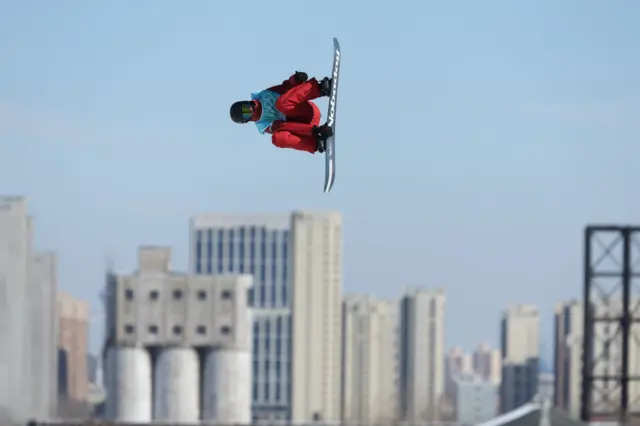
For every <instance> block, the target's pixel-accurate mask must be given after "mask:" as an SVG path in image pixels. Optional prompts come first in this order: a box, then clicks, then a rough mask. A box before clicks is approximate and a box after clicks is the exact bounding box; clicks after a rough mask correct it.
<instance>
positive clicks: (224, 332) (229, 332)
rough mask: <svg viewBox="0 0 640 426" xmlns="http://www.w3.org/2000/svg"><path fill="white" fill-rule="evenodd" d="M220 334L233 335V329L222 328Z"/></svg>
mask: <svg viewBox="0 0 640 426" xmlns="http://www.w3.org/2000/svg"><path fill="white" fill-rule="evenodd" d="M220 332H221V333H222V334H231V327H229V326H226V325H225V326H223V327H222V328H220Z"/></svg>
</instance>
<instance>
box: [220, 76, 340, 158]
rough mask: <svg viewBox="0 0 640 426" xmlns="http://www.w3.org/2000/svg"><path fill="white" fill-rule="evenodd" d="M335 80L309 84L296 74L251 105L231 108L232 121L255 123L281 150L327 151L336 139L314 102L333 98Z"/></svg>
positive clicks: (256, 95) (254, 98)
mask: <svg viewBox="0 0 640 426" xmlns="http://www.w3.org/2000/svg"><path fill="white" fill-rule="evenodd" d="M331 84H332V79H331V78H329V77H325V78H324V79H322V80H321V81H318V80H317V79H315V78H312V79H310V80H309V77H308V76H307V74H306V73H304V72H300V71H296V72H295V74H293V75H292V76H291V77H289V79H288V80H285V81H284V82H283V83H282V84H280V85H277V86H273V87H270V88H268V89H266V90H263V91H261V92H258V93H252V94H251V100H250V101H239V102H235V103H234V104H233V105H231V109H230V115H231V120H233V121H234V122H235V123H239V124H244V123H248V122H250V121H251V122H255V124H256V126H257V127H258V131H259V132H260V133H262V134H264V133H269V134H271V135H272V136H271V141H272V143H273V144H274V145H275V146H277V147H278V148H290V149H296V150H299V151H306V152H310V153H312V154H313V153H315V152H320V153H323V152H324V151H325V141H326V139H327V138H329V137H331V136H332V135H333V130H332V128H331V127H330V126H328V125H326V124H325V125H322V126H320V125H319V124H320V117H321V114H320V110H319V109H318V106H317V105H316V104H314V103H313V102H311V101H312V100H314V99H317V98H320V97H323V96H329V95H330V94H331Z"/></svg>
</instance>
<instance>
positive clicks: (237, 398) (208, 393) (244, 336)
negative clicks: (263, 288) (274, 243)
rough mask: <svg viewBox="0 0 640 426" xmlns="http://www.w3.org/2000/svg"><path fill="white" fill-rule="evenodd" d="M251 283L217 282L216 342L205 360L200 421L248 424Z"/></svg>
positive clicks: (249, 401)
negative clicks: (249, 297)
mask: <svg viewBox="0 0 640 426" xmlns="http://www.w3.org/2000/svg"><path fill="white" fill-rule="evenodd" d="M250 285H251V281H237V278H236V277H228V278H227V280H226V281H223V282H220V288H219V292H220V293H219V295H218V298H217V304H216V307H215V309H216V312H217V319H218V320H219V321H220V322H219V323H218V324H219V327H218V328H217V333H219V334H218V339H217V341H218V342H219V343H218V344H216V345H215V346H214V347H211V348H209V350H208V351H207V352H206V354H205V357H204V380H203V406H202V419H203V421H205V422H224V423H240V424H249V423H251V387H252V371H251V360H252V354H251V340H252V330H253V327H252V322H253V321H252V318H251V311H250V310H249V309H248V308H247V290H248V287H250Z"/></svg>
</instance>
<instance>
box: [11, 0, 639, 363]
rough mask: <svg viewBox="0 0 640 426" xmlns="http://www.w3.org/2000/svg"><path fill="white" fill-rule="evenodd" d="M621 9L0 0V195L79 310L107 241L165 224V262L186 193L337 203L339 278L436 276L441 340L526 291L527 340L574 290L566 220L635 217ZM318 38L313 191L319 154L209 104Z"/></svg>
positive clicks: (376, 281) (634, 26)
mask: <svg viewBox="0 0 640 426" xmlns="http://www.w3.org/2000/svg"><path fill="white" fill-rule="evenodd" d="M356 5H362V6H363V7H356ZM274 11H275V12H274ZM274 13H275V14H277V15H274ZM638 22H640V3H639V2H637V1H631V0H629V1H619V2H603V1H598V0H591V1H586V0H565V1H563V2H557V1H552V0H535V1H534V0H532V1H527V2H525V1H519V2H515V1H512V2H508V1H500V2H498V1H466V2H441V1H438V2H435V1H434V2H429V1H417V0H416V1H410V0H395V1H392V2H387V1H385V2H376V1H366V2H365V1H360V2H358V1H350V2H346V1H345V2H343V1H338V0H328V1H320V2H313V3H308V2H304V1H302V2H301V1H299V2H284V1H280V0H275V1H271V2H257V1H245V2H231V1H228V2H222V1H220V2H217V1H216V2H214V1H195V0H194V1H190V2H175V1H168V0H166V1H165V0H162V1H160V0H157V1H150V0H147V1H136V2H132V1H126V2H125V1H92V2H86V1H80V0H67V1H64V2H63V1H58V2H53V1H50V2H42V1H35V0H28V1H27V0H23V1H19V2H18V1H14V2H4V3H3V4H2V6H0V193H21V194H25V195H27V196H28V197H29V200H30V205H31V212H32V213H33V215H34V216H35V218H36V243H37V246H38V248H41V249H56V250H58V252H59V254H60V261H61V264H60V285H61V287H62V288H64V289H66V290H68V291H70V292H71V293H73V294H74V295H76V296H78V297H82V298H86V299H88V300H90V301H91V304H92V309H93V310H94V311H95V312H96V313H99V312H100V305H99V301H98V297H97V294H98V292H99V290H100V289H101V288H102V286H103V270H104V267H105V258H106V255H107V253H112V254H113V255H114V258H115V260H116V266H117V268H118V269H119V270H122V271H129V270H130V269H132V268H133V267H134V266H135V260H136V259H135V255H136V248H137V246H138V245H139V244H147V243H148V244H168V245H171V246H173V247H174V249H175V261H174V265H175V267H177V268H179V269H186V267H187V257H188V244H187V243H188V219H189V217H190V216H191V215H192V214H196V213H203V212H212V211H221V212H282V211H288V210H291V209H294V208H309V209H339V210H341V211H342V212H343V214H344V223H345V226H344V229H345V235H344V237H345V240H344V243H345V257H344V262H345V269H344V284H345V289H346V290H348V291H354V292H370V293H372V294H375V295H378V296H383V297H395V296H397V295H398V294H399V293H400V291H401V289H402V288H403V287H404V286H405V285H407V284H412V285H424V286H438V285H442V286H444V287H446V289H447V294H448V302H447V309H448V320H447V334H446V336H447V344H448V345H452V344H461V345H463V346H464V347H467V348H469V347H471V346H473V345H474V344H475V343H477V341H479V340H489V341H490V342H492V343H494V344H497V343H498V318H499V313H500V310H501V309H502V308H503V307H504V306H505V305H506V304H507V303H509V302H512V301H520V302H527V303H536V304H538V305H539V306H540V307H541V309H542V310H543V314H544V319H545V321H544V327H545V329H544V332H543V336H544V337H545V340H549V338H550V336H551V325H552V322H551V314H552V306H553V304H554V303H555V302H556V301H558V300H560V299H565V298H570V297H573V296H579V295H580V286H581V280H582V275H581V250H582V228H583V226H584V225H585V224H586V223H587V222H598V221H605V222H633V221H634V220H635V221H636V222H637V221H638V218H639V217H640V216H639V212H640V196H639V191H638V184H637V182H640V169H639V167H638V159H639V158H640V145H639V140H638V132H639V130H640V120H639V117H640V56H639V55H638V46H637V43H638V40H640V26H638ZM333 36H337V37H339V39H340V41H341V44H342V48H343V55H344V58H343V69H342V79H341V83H342V87H341V93H340V106H339V111H338V113H339V119H338V126H339V130H338V132H339V136H338V140H337V161H338V166H337V167H338V173H337V180H336V185H335V187H334V190H333V191H332V192H331V193H330V194H329V195H325V194H323V192H322V184H323V179H324V177H323V175H324V160H323V158H322V157H320V156H312V155H309V154H306V153H300V152H294V151H285V150H281V149H278V148H275V147H274V146H272V145H271V143H270V140H269V138H267V137H264V136H260V135H259V134H258V133H257V131H256V130H255V127H253V126H245V127H241V126H238V125H236V124H234V123H232V122H231V121H230V120H229V118H228V109H229V105H230V103H231V102H233V101H236V100H240V99H243V98H246V97H247V95H248V94H249V93H250V92H251V91H255V90H259V89H261V88H264V87H266V86H269V85H272V84H274V83H278V82H280V81H281V80H283V79H285V78H287V77H288V76H289V75H290V74H291V73H292V72H293V71H295V70H303V71H306V72H307V73H309V74H310V75H317V76H319V77H322V76H324V75H325V74H327V73H329V72H330V66H331V38H332V37H333ZM325 104H326V101H323V102H322V103H321V107H322V110H324V105H325ZM100 332H101V327H100V326H99V325H94V327H93V328H92V333H93V336H92V348H93V349H94V350H95V349H96V348H97V347H98V346H99V339H100V338H101V337H102V335H101V333H100ZM550 344H551V343H550V342H548V345H547V346H548V347H547V352H549V351H550V350H551V347H550Z"/></svg>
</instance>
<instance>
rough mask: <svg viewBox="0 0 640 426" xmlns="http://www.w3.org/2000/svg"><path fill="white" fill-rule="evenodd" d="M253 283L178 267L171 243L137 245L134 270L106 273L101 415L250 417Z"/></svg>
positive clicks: (231, 420)
mask: <svg viewBox="0 0 640 426" xmlns="http://www.w3.org/2000/svg"><path fill="white" fill-rule="evenodd" d="M251 285H252V278H251V276H250V275H240V274H222V275H215V276H211V275H191V274H185V273H180V272H175V271H173V270H172V269H171V250H170V249H169V248H168V247H155V246H144V247H140V249H139V250H138V270H137V271H135V272H134V273H132V274H129V275H115V274H113V273H109V274H108V276H107V291H106V298H105V305H106V306H105V311H106V313H107V318H106V342H105V350H104V355H105V362H104V365H105V388H106V391H107V400H106V404H105V410H104V411H105V417H106V418H107V419H109V420H111V421H118V422H126V423H151V422H157V423H191V424H196V423H198V422H200V421H203V422H205V423H223V424H224V423H226V424H248V423H251V363H252V360H251V330H252V329H251V323H252V318H251V312H250V309H249V307H248V303H247V292H248V290H249V288H250V287H251ZM98 396H99V395H96V399H97V397H98Z"/></svg>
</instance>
